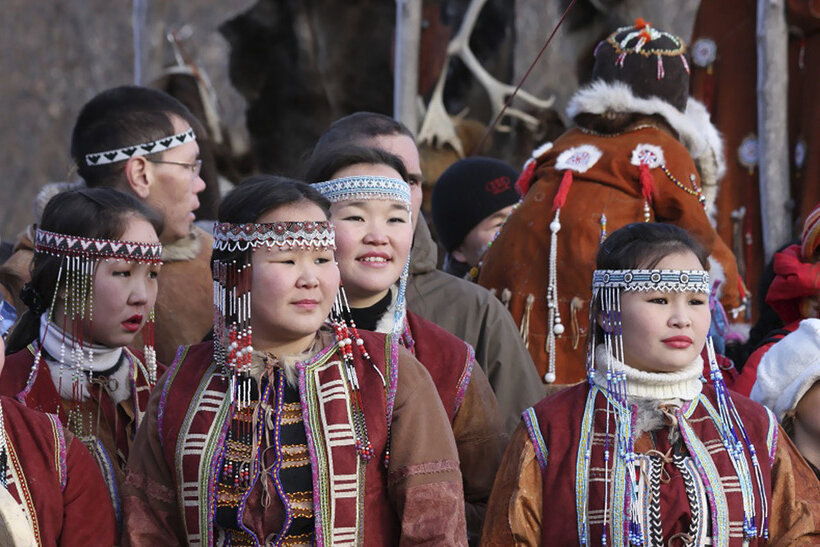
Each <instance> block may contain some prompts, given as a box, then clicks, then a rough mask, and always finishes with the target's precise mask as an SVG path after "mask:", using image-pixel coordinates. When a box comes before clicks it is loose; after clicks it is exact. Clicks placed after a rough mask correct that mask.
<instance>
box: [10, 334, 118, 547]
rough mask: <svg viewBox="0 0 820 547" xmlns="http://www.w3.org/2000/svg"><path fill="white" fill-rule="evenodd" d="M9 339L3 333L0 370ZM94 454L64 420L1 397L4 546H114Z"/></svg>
mask: <svg viewBox="0 0 820 547" xmlns="http://www.w3.org/2000/svg"><path fill="white" fill-rule="evenodd" d="M4 359H5V344H4V342H3V339H2V338H1V337H0V370H2V369H3V360H4ZM105 497H106V487H105V482H104V481H103V478H102V475H101V474H100V470H99V468H98V467H97V464H96V462H95V461H94V458H92V457H91V454H89V453H88V449H86V448H85V446H83V443H82V442H80V440H79V439H78V438H76V437H75V436H74V435H73V434H72V433H71V432H70V431H67V430H66V429H65V428H64V427H63V425H62V423H61V422H60V419H59V418H58V417H57V416H55V415H53V414H44V413H42V412H37V411H36V410H31V409H30V408H26V407H25V406H24V405H22V404H20V403H19V402H18V401H15V400H14V399H12V398H11V397H5V396H0V545H19V546H23V545H26V546H29V545H36V546H46V545H60V546H63V545H65V546H76V545H114V544H115V543H116V535H115V534H116V522H115V521H114V510H113V509H112V507H111V506H110V505H108V504H105V503H104V504H102V505H101V504H100V500H101V499H105Z"/></svg>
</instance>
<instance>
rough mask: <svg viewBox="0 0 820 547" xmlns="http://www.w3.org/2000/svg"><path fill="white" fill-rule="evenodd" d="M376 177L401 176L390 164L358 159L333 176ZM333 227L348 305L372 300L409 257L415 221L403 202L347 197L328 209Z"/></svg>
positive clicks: (383, 291)
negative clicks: (358, 160) (365, 161)
mask: <svg viewBox="0 0 820 547" xmlns="http://www.w3.org/2000/svg"><path fill="white" fill-rule="evenodd" d="M367 175H370V176H380V177H389V178H393V179H399V180H401V175H399V173H398V172H396V171H395V170H394V169H392V168H391V167H388V166H386V165H376V164H358V165H352V166H350V167H346V168H344V169H342V170H340V171H338V172H336V173H334V175H333V178H342V177H351V176H367ZM330 211H331V216H332V220H333V224H334V226H335V227H336V259H337V260H338V261H339V270H340V271H341V275H342V284H343V285H344V288H345V292H346V294H347V297H348V300H349V301H350V305H351V306H353V307H354V308H361V307H367V306H370V305H372V304H375V303H376V302H378V301H379V300H381V298H383V297H384V295H385V294H386V293H387V290H388V289H389V288H390V287H391V286H392V285H393V284H394V283H395V282H396V281H398V279H399V277H400V276H401V272H402V270H404V266H405V264H406V263H407V259H408V257H409V256H410V246H411V245H412V243H413V226H412V224H411V222H410V214H409V213H408V211H407V207H406V206H405V205H404V204H402V203H399V202H397V201H390V200H382V199H364V200H359V201H354V200H349V201H341V202H338V203H334V204H333V206H332V207H331V209H330Z"/></svg>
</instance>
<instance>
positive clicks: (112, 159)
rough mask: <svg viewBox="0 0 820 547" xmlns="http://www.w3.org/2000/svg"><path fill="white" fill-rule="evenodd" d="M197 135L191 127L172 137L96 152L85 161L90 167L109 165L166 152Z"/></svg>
mask: <svg viewBox="0 0 820 547" xmlns="http://www.w3.org/2000/svg"><path fill="white" fill-rule="evenodd" d="M195 140H196V135H195V134H194V130H193V129H191V128H189V129H188V130H187V131H183V132H182V133H178V134H176V135H171V136H170V137H162V138H161V139H157V140H155V141H151V142H146V143H143V144H137V145H134V146H125V147H123V148H117V149H116V150H108V151H106V152H96V153H94V154H86V155H85V163H86V165H88V166H89V167H93V166H95V165H107V164H109V163H117V162H118V161H125V160H128V159H131V158H135V157H137V156H147V155H148V154H156V153H158V152H164V151H165V150H170V149H171V148H176V147H177V146H181V145H183V144H185V143H188V142H194V141H195Z"/></svg>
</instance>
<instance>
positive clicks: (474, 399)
mask: <svg viewBox="0 0 820 547" xmlns="http://www.w3.org/2000/svg"><path fill="white" fill-rule="evenodd" d="M406 177H407V174H406V171H405V169H404V164H403V163H402V161H401V160H400V159H399V158H398V157H397V156H394V155H393V154H389V153H387V152H383V151H381V150H378V149H374V148H363V147H360V146H355V145H345V146H339V147H336V148H333V149H330V150H328V151H327V152H326V154H324V155H320V156H317V157H315V158H314V160H313V162H311V165H310V166H309V168H308V170H307V174H306V180H307V182H309V183H313V187H314V188H316V189H317V190H318V191H319V192H320V193H321V194H322V195H324V196H325V197H327V198H328V199H329V200H330V201H331V208H330V212H331V217H330V219H331V221H332V222H333V225H334V227H335V229H336V260H337V261H338V263H339V271H340V273H341V280H342V285H343V286H344V288H345V294H346V295H347V297H348V303H349V307H350V313H351V319H352V320H353V321H354V322H355V325H356V326H357V328H360V329H367V330H371V331H376V332H381V333H385V334H396V335H397V336H398V337H399V339H400V341H401V343H402V345H403V346H404V347H406V348H407V349H408V350H409V351H410V352H411V353H412V354H413V355H414V356H415V357H416V358H417V359H418V360H419V361H420V362H421V363H422V364H423V365H424V367H425V368H426V369H427V371H428V372H429V373H430V376H431V377H432V379H433V383H434V384H435V385H436V389H437V391H438V394H439V397H440V399H441V402H442V404H443V405H444V408H445V410H446V412H447V415H448V418H449V419H450V424H451V425H452V428H453V435H454V437H455V441H456V446H457V447H458V456H459V462H460V467H461V475H462V481H463V485H464V497H465V501H466V502H467V505H466V510H465V511H466V515H467V530H468V537H469V540H470V542H471V543H477V542H478V538H479V535H480V533H481V523H482V519H483V516H484V508H485V506H486V503H487V498H488V497H489V495H490V489H491V488H492V481H493V477H494V476H495V471H496V469H497V468H498V464H499V462H500V461H501V455H502V453H503V451H504V445H505V444H506V435H505V434H504V431H503V427H502V424H501V419H500V415H499V413H498V405H497V403H496V399H495V396H494V395H493V392H492V389H491V388H490V385H489V383H488V382H487V378H486V376H485V375H484V372H483V371H482V370H481V368H480V367H479V366H477V365H476V362H475V359H474V357H473V349H472V348H471V347H470V346H469V344H467V343H465V342H464V341H462V340H461V339H459V338H457V337H456V336H455V335H453V334H450V333H449V332H447V331H446V330H444V329H442V328H441V327H439V326H437V325H436V324H435V323H432V322H430V321H427V320H426V319H424V318H422V317H420V316H418V315H416V314H414V313H413V312H412V311H409V310H407V309H406V303H405V291H406V286H407V271H408V266H409V264H408V263H409V260H410V245H411V242H412V237H413V227H412V223H411V219H410V188H409V186H408V184H407V182H406Z"/></svg>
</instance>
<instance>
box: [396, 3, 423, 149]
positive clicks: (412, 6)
mask: <svg viewBox="0 0 820 547" xmlns="http://www.w3.org/2000/svg"><path fill="white" fill-rule="evenodd" d="M420 41H421V0H396V46H395V56H394V63H393V66H394V69H393V117H395V118H396V119H397V120H398V121H400V122H402V123H403V124H404V125H406V126H407V128H408V129H410V131H412V132H413V134H415V133H416V132H417V131H418V125H419V123H418V111H417V108H416V96H417V95H418V88H419V44H420Z"/></svg>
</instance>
